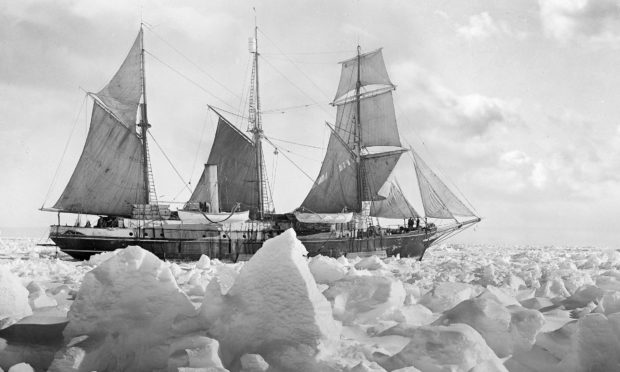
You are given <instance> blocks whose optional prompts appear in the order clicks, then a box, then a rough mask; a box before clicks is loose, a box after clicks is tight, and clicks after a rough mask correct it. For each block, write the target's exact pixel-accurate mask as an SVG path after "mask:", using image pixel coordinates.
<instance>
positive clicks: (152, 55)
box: [144, 50, 234, 109]
mask: <svg viewBox="0 0 620 372" xmlns="http://www.w3.org/2000/svg"><path fill="white" fill-rule="evenodd" d="M144 52H145V53H148V55H150V56H151V57H153V59H154V60H156V61H157V62H159V63H161V64H162V65H164V66H166V67H168V68H169V69H170V70H172V71H174V72H176V73H177V74H178V75H179V76H181V77H182V78H183V79H185V80H187V81H188V82H190V83H191V84H193V85H194V86H196V87H197V88H198V89H200V90H202V91H203V92H205V93H207V94H209V95H210V96H213V97H215V98H216V99H217V100H218V101H220V102H222V103H224V104H225V105H226V106H228V107H232V108H233V109H234V107H233V106H232V105H231V104H229V103H228V102H226V101H224V100H223V99H221V98H219V97H218V96H217V95H215V94H213V93H211V92H210V91H209V90H208V89H206V88H205V87H203V86H202V85H200V84H198V83H197V82H195V81H194V80H192V79H191V78H189V77H188V76H187V75H185V74H183V73H182V72H181V71H179V70H177V69H175V68H174V67H172V66H170V65H169V64H167V63H166V62H164V61H162V60H161V59H159V58H157V57H156V56H155V55H154V54H153V53H151V52H149V51H148V50H145V51H144Z"/></svg>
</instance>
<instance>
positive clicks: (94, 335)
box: [59, 246, 195, 370]
mask: <svg viewBox="0 0 620 372" xmlns="http://www.w3.org/2000/svg"><path fill="white" fill-rule="evenodd" d="M194 314H195V309H194V306H193V305H192V303H191V302H190V301H189V299H188V298H187V296H186V295H185V294H184V293H183V292H182V291H181V290H180V289H179V287H178V286H177V283H176V281H175V280H174V277H173V275H172V273H171V272H170V269H169V268H168V266H167V265H166V264H165V263H164V262H162V261H160V260H159V259H158V258H157V257H156V256H155V255H153V254H152V253H150V252H147V251H146V250H144V249H142V248H140V247H134V246H130V247H127V248H125V249H122V250H117V251H116V254H115V255H114V256H112V257H110V258H108V259H107V260H106V261H104V262H103V263H101V264H100V265H99V266H98V267H96V268H95V269H93V270H92V271H90V272H89V273H88V274H86V275H85V276H84V280H83V282H82V286H81V287H80V290H79V292H78V294H77V297H76V299H75V301H74V302H73V304H72V306H71V309H70V311H69V313H68V314H67V316H68V319H69V324H68V325H67V328H66V329H65V331H64V335H65V337H69V338H75V337H78V336H83V335H86V336H88V338H86V339H85V340H83V341H82V342H81V343H79V344H76V347H77V349H75V348H74V349H69V350H67V352H68V353H69V354H71V353H75V352H82V353H83V354H84V355H83V357H82V358H79V359H80V365H79V370H153V369H157V368H163V367H165V366H166V363H167V354H168V353H167V352H166V351H167V349H168V344H167V343H168V342H169V341H168V340H169V339H171V338H173V337H174V330H173V322H174V321H175V318H177V317H178V316H192V315H194ZM80 350H82V351H80ZM59 357H60V359H64V356H63V355H60V356H59Z"/></svg>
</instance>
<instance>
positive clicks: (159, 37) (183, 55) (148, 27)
mask: <svg viewBox="0 0 620 372" xmlns="http://www.w3.org/2000/svg"><path fill="white" fill-rule="evenodd" d="M143 24H144V26H146V28H147V29H148V30H149V31H150V32H151V33H152V34H153V35H155V36H156V37H157V38H158V39H159V40H161V41H163V42H164V43H165V44H166V45H168V46H169V47H170V48H171V49H172V50H174V51H175V52H177V53H178V54H179V55H180V56H181V57H183V58H184V59H185V60H186V61H187V62H189V63H190V64H192V65H193V66H194V67H196V68H197V69H198V71H200V72H202V73H203V74H205V75H206V76H207V77H208V78H209V79H211V80H213V81H214V82H215V83H217V84H218V85H219V86H221V87H222V88H224V89H225V90H227V91H228V93H230V94H232V95H233V96H235V97H236V98H239V99H240V98H241V97H239V95H238V94H236V93H235V92H233V91H232V90H230V89H229V88H228V87H227V86H226V85H224V84H222V83H220V82H219V81H218V80H217V79H216V78H214V77H213V76H211V75H210V74H209V73H208V72H206V71H205V70H203V69H202V67H200V65H198V64H197V63H195V62H194V61H192V60H191V59H189V57H187V56H186V55H185V54H183V53H181V51H180V50H178V49H177V48H175V47H174V45H172V44H170V43H169V42H168V41H166V40H165V39H164V38H162V37H161V36H159V35H158V34H157V33H156V32H155V31H153V28H152V27H151V26H150V25H148V24H146V23H143ZM149 54H150V53H149Z"/></svg>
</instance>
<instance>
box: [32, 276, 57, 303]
mask: <svg viewBox="0 0 620 372" xmlns="http://www.w3.org/2000/svg"><path fill="white" fill-rule="evenodd" d="M26 289H28V292H30V294H29V295H28V302H29V304H30V307H31V308H33V309H40V308H44V307H54V306H57V305H58V302H57V301H56V300H55V299H54V298H53V297H50V296H48V295H47V293H46V292H45V288H43V287H42V286H41V285H40V284H39V283H37V282H35V281H32V282H30V284H28V287H26Z"/></svg>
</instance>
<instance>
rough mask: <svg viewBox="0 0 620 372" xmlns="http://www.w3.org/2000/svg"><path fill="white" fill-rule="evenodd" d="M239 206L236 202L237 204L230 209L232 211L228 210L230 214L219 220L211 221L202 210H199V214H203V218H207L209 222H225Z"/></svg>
mask: <svg viewBox="0 0 620 372" xmlns="http://www.w3.org/2000/svg"><path fill="white" fill-rule="evenodd" d="M239 206H240V204H239V203H237V204H236V205H235V207H234V208H233V209H232V211H230V214H229V215H228V217H226V218H224V219H223V220H221V221H212V220H211V219H210V218H209V217H207V215H206V214H205V212H203V211H199V212H200V214H202V216H203V217H204V218H206V219H207V221H209V222H211V223H222V222H226V221H228V220H229V219H230V218H231V217H232V216H233V215H234V214H235V212H236V211H237V209H239Z"/></svg>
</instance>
